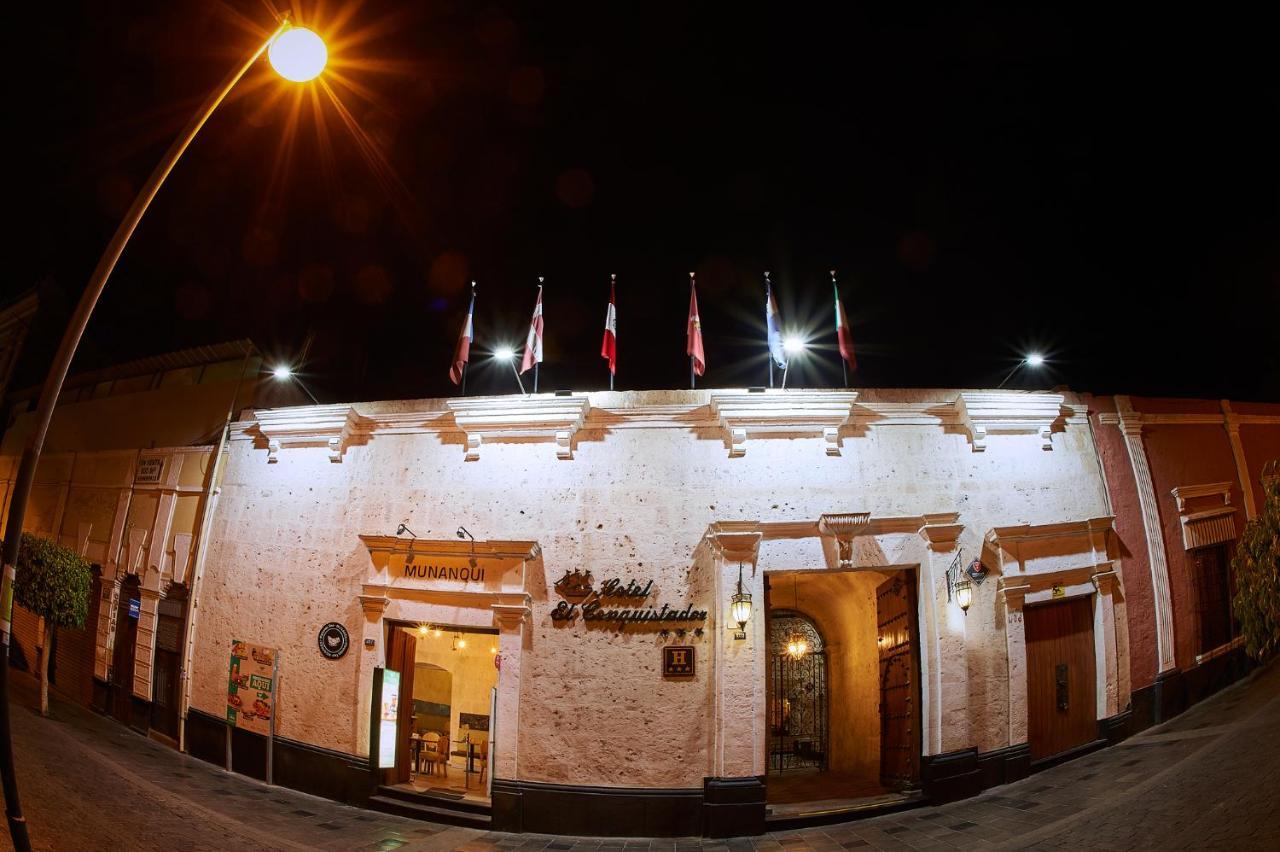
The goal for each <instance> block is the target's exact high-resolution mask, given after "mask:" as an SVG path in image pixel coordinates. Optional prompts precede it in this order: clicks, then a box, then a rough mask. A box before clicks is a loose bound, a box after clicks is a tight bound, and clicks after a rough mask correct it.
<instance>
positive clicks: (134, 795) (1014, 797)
mask: <svg viewBox="0 0 1280 852" xmlns="http://www.w3.org/2000/svg"><path fill="white" fill-rule="evenodd" d="M17 681H18V682H17V683H15V685H14V692H15V704H14V708H13V725H14V736H15V741H16V742H15V747H16V755H17V760H18V771H19V778H20V781H21V784H22V794H23V805H24V808H25V810H26V813H27V817H28V819H29V821H30V825H31V836H32V839H33V842H34V844H35V847H36V848H37V849H48V850H73V849H74V850H83V849H122V850H123V849H130V850H134V849H166V850H167V849H192V850H206V849H209V850H212V849H254V850H275V849H280V850H297V849H335V850H336V849H369V850H373V849H404V850H468V851H469V852H470V851H471V850H476V851H477V852H478V850H499V849H502V850H506V849H554V850H580V849H652V850H680V852H684V850H697V849H703V850H726V849H728V850H739V849H742V850H747V849H760V850H783V849H785V850H787V852H799V850H806V849H812V850H842V849H864V848H865V849H886V850H889V849H952V848H955V849H986V848H1001V849H1115V850H1121V849H1232V850H1235V849H1258V850H1264V849H1265V850H1271V849H1277V848H1280V816H1277V806H1278V805H1280V666H1274V665H1273V666H1270V667H1269V668H1267V669H1266V670H1263V671H1261V672H1256V673H1255V674H1254V675H1253V676H1252V677H1251V678H1249V679H1248V680H1246V681H1244V682H1243V683H1241V684H1237V685H1236V686H1234V687H1232V688H1230V689H1228V690H1226V691H1224V692H1222V693H1220V694H1219V695H1217V696H1215V697H1214V698H1212V699H1210V700H1209V701H1206V702H1203V703H1202V704H1200V705H1198V706H1196V707H1194V708H1192V709H1191V710H1190V711H1189V712H1187V713H1185V714H1183V715H1182V716H1180V717H1178V718H1177V719H1175V720H1173V721H1172V722H1170V723H1168V724H1166V725H1164V726H1161V727H1159V728H1153V729H1151V730H1150V731H1147V732H1145V733H1144V734H1142V735H1140V736H1137V737H1133V738H1131V739H1130V740H1128V741H1126V742H1125V743H1123V744H1121V745H1119V746H1116V747H1114V748H1111V749H1108V750H1104V751H1101V752H1097V753H1094V754H1093V755H1090V756H1088V757H1085V758H1082V759H1079V760H1076V761H1073V762H1071V763H1067V764H1064V765H1061V766H1058V767H1055V768H1053V769H1049V770H1047V771H1045V772H1041V773H1039V774H1036V775H1033V776H1031V777H1030V778H1027V779H1025V780H1023V781H1020V782H1018V783H1016V784H1010V785H1008V786H1005V787H1000V788H996V789H993V790H989V791H987V792H986V793H985V794H984V795H982V796H979V797H977V798H974V799H969V800H966V801H962V802H955V803H952V804H949V805H945V806H942V807H937V808H920V809H917V810H913V811H908V812H906V813H900V814H894V815H891V816H885V817H879V818H875V819H867V820H862V821H858V822H852V823H846V824H842V825H835V826H827V827H824V828H812V829H805V830H801V831H794V832H782V833H777V834H770V835H766V836H765V837H760V838H750V839H745V838H744V839H734V840H728V841H725V840H703V841H700V840H696V839H693V840H669V839H665V840H622V839H616V838H613V839H587V838H577V839H575V838H561V837H546V836H533V835H507V834H501V833H497V832H489V833H485V832H481V831H477V830H474V829H462V828H453V827H448V826H438V825H432V824H429V823H423V822H416V821H412V820H407V819H401V818H398V817H393V816H387V815H383V814H379V813H374V812H371V811H364V810H360V809H357V808H351V807H346V806H343V805H339V804H336V803H333V802H329V801H326V800H323V799H317V798H314V797H311V796H307V795H304V794H300V793H294V792H292V791H289V790H285V789H282V788H278V787H268V786H266V785H264V784H260V783H258V782H256V781H252V780H249V779H246V778H244V777H242V776H238V775H229V774H227V773H225V772H223V771H221V770H220V769H217V768H215V767H213V766H211V765H209V764H207V763H204V762H202V761H198V760H194V759H192V758H188V757H186V756H184V755H181V754H178V753H175V752H174V751H172V750H170V749H168V748H165V747H164V746H162V745H160V744H158V743H155V742H151V741H149V740H147V739H145V738H143V737H141V736H138V735H137V734H134V733H132V732H130V731H127V730H126V729H124V728H123V727H121V726H119V725H117V724H115V723H114V722H112V721H109V720H107V719H103V718H100V717H98V716H95V715H94V714H92V713H89V712H87V711H84V710H81V709H79V708H76V707H72V706H70V705H67V704H65V703H62V702H58V703H56V705H55V708H54V716H53V718H51V719H41V718H40V717H39V716H38V715H37V714H36V713H34V712H32V711H31V710H30V709H29V707H30V706H31V704H32V702H33V699H34V693H33V692H32V691H31V688H30V686H29V684H27V683H23V682H22V680H21V678H20V677H19V678H18V679H17ZM5 840H6V842H7V840H8V837H7V834H6V835H5Z"/></svg>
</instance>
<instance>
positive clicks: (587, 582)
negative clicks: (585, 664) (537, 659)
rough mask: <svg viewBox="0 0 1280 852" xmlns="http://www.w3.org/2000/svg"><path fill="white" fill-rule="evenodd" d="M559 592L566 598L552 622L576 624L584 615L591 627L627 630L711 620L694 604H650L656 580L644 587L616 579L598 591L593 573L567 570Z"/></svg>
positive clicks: (558, 581)
mask: <svg viewBox="0 0 1280 852" xmlns="http://www.w3.org/2000/svg"><path fill="white" fill-rule="evenodd" d="M556 591H557V592H559V593H560V596H561V597H562V598H564V600H562V601H560V602H559V603H557V604H556V606H555V609H553V610H552V611H551V620H552V621H555V622H557V623H566V622H572V621H573V620H574V619H575V618H577V617H578V616H579V615H581V616H582V620H583V621H584V622H586V623H587V624H611V625H613V626H614V627H615V628H616V629H617V630H625V629H626V627H627V625H628V624H651V625H665V624H670V623H685V622H703V621H706V620H707V611H706V610H703V609H697V608H695V607H694V606H693V604H686V605H685V606H684V607H681V606H679V605H678V604H677V605H675V606H672V605H671V604H669V603H663V604H662V605H661V606H659V605H657V604H653V603H649V602H648V600H649V594H650V593H651V592H652V591H653V580H650V581H649V582H648V583H643V584H642V583H638V582H636V581H635V580H627V581H625V582H624V581H622V580H620V579H617V578H614V579H610V580H605V581H604V582H602V583H601V584H600V588H599V589H597V588H596V587H595V584H594V578H593V577H592V576H591V572H590V571H587V572H582V571H577V570H574V571H566V572H565V574H564V576H563V577H561V578H560V579H559V580H557V581H556Z"/></svg>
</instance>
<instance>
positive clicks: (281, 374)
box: [271, 364, 293, 381]
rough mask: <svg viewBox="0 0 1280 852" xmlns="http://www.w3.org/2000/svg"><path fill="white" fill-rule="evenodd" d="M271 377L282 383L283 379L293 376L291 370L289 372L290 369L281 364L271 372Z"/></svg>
mask: <svg viewBox="0 0 1280 852" xmlns="http://www.w3.org/2000/svg"><path fill="white" fill-rule="evenodd" d="M271 375H273V376H275V377H276V378H277V379H280V380H281V381H284V380H285V379H287V378H289V377H290V376H292V375H293V370H291V369H290V368H288V367H286V366H284V365H283V364H282V365H280V366H279V367H276V368H275V369H274V370H272V371H271Z"/></svg>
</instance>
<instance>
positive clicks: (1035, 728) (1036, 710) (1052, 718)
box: [1025, 597, 1098, 760]
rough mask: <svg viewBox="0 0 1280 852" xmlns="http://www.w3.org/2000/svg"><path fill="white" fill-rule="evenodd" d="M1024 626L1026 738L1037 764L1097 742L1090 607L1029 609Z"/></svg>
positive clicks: (1081, 601)
mask: <svg viewBox="0 0 1280 852" xmlns="http://www.w3.org/2000/svg"><path fill="white" fill-rule="evenodd" d="M1025 626H1026V638H1027V739H1028V741H1029V742H1030V744H1031V759H1032V760H1039V759H1040V758H1042V757H1051V756H1052V755H1055V754H1060V753H1061V752H1064V751H1067V750H1068V749H1072V748H1075V747H1076V746H1079V745H1084V744H1085V743H1088V742H1092V741H1093V740H1095V739H1097V738H1098V713H1097V696H1096V693H1095V680H1094V677H1095V674H1096V673H1095V670H1094V650H1093V602H1092V600H1091V599H1090V598H1087V597H1085V598H1073V599H1071V600H1066V601H1061V602H1059V603H1051V604H1042V605H1040V606H1029V607H1027V608H1026V614H1025Z"/></svg>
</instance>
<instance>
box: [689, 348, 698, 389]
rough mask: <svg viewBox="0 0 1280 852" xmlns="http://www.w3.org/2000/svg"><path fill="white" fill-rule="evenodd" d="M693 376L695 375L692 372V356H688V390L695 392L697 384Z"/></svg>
mask: <svg viewBox="0 0 1280 852" xmlns="http://www.w3.org/2000/svg"><path fill="white" fill-rule="evenodd" d="M694 375H695V374H694V372H693V356H692V355H690V356H689V390H697V388H698V383H697V381H696V380H695V379H694Z"/></svg>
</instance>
